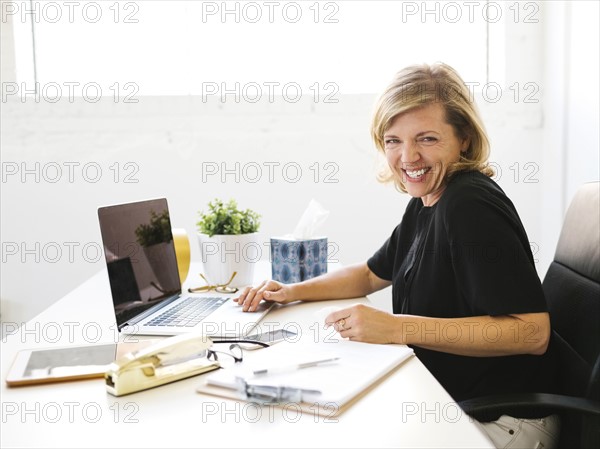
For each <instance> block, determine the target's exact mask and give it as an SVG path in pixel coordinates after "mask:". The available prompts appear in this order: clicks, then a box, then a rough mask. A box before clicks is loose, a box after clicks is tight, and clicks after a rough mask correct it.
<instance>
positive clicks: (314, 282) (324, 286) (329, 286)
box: [234, 263, 391, 312]
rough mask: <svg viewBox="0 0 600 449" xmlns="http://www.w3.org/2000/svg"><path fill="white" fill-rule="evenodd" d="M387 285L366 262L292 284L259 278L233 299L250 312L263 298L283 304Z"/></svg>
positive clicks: (353, 295)
mask: <svg viewBox="0 0 600 449" xmlns="http://www.w3.org/2000/svg"><path fill="white" fill-rule="evenodd" d="M390 284H391V282H389V281H386V280H383V279H381V278H379V277H377V276H376V275H375V274H373V272H372V271H371V270H370V269H369V267H368V266H367V264H366V263H360V264H356V265H350V266H348V267H344V268H341V269H339V270H336V271H333V272H330V273H327V274H324V275H321V276H318V277H316V278H313V279H309V280H307V281H304V282H298V283H296V284H287V285H286V284H281V283H279V282H277V281H272V280H271V281H263V282H262V283H261V284H259V285H258V286H256V287H252V288H251V287H247V288H246V289H244V290H243V291H242V293H241V294H240V296H239V297H237V298H234V301H236V302H238V303H239V304H240V305H241V306H242V307H243V310H244V312H246V311H250V312H253V311H254V310H256V308H257V307H258V304H259V303H260V302H261V301H262V300H263V299H264V300H267V301H275V302H278V303H281V304H286V303H288V302H292V301H299V300H302V301H312V300H322V299H342V298H356V297H359V296H365V295H368V294H370V293H373V292H375V291H377V290H381V289H382V288H385V287H387V286H388V285H390Z"/></svg>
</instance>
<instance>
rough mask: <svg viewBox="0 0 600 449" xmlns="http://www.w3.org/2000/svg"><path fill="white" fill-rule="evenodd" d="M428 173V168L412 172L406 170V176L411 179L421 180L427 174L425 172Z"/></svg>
mask: <svg viewBox="0 0 600 449" xmlns="http://www.w3.org/2000/svg"><path fill="white" fill-rule="evenodd" d="M426 171H427V169H426V168H422V169H420V170H414V171H410V170H406V174H407V175H408V176H409V177H410V178H413V179H414V178H419V177H421V176H423V175H424V174H425V172H426Z"/></svg>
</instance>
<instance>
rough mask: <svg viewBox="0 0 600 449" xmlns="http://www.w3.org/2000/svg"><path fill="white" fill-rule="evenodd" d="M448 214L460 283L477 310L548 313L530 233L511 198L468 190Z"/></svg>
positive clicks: (447, 210) (481, 311) (448, 205)
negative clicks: (474, 192) (530, 243)
mask: <svg viewBox="0 0 600 449" xmlns="http://www.w3.org/2000/svg"><path fill="white" fill-rule="evenodd" d="M443 216H444V218H445V223H444V224H445V228H446V232H447V236H448V243H449V245H450V254H451V258H452V266H453V269H454V271H455V277H456V280H457V287H458V289H459V293H460V295H461V296H462V297H463V298H464V299H465V300H466V301H467V303H468V304H469V305H470V307H471V308H472V310H473V311H475V312H476V313H477V314H482V315H507V314H516V313H535V312H545V311H547V306H546V302H545V299H544V294H543V291H542V287H541V283H540V279H539V277H538V275H537V272H536V270H535V265H534V262H533V255H532V254H531V249H530V246H529V240H528V238H527V234H526V232H525V229H524V228H523V225H522V223H521V220H520V218H519V216H518V214H517V212H516V210H515V209H514V206H513V205H512V203H511V202H510V200H509V199H508V198H506V196H504V195H494V194H489V195H485V196H484V195H470V194H467V195H466V196H464V197H460V198H456V201H452V202H450V203H448V204H447V207H446V210H445V211H444V214H443Z"/></svg>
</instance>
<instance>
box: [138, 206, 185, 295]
mask: <svg viewBox="0 0 600 449" xmlns="http://www.w3.org/2000/svg"><path fill="white" fill-rule="evenodd" d="M135 235H136V238H137V242H138V244H139V245H140V246H141V247H142V251H143V252H144V255H145V256H146V259H147V260H148V263H149V264H150V268H151V269H152V273H153V274H154V278H155V279H156V281H157V283H158V286H156V288H158V289H159V290H160V291H161V292H163V293H168V292H173V291H176V290H177V289H178V288H179V279H178V278H177V277H175V276H172V275H171V272H170V270H167V269H166V267H167V266H170V265H171V264H173V263H176V262H175V260H176V255H175V252H174V250H173V246H172V245H171V240H173V234H172V233H171V221H170V219H169V212H168V211H166V210H165V211H163V212H162V213H160V214H157V213H156V212H155V211H151V212H150V219H149V221H148V223H143V224H140V225H139V226H138V227H137V228H136V229H135Z"/></svg>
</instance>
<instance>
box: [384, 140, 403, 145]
mask: <svg viewBox="0 0 600 449" xmlns="http://www.w3.org/2000/svg"><path fill="white" fill-rule="evenodd" d="M384 142H385V144H386V145H395V144H397V143H399V142H400V141H399V140H398V139H386V140H385V141H384Z"/></svg>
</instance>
